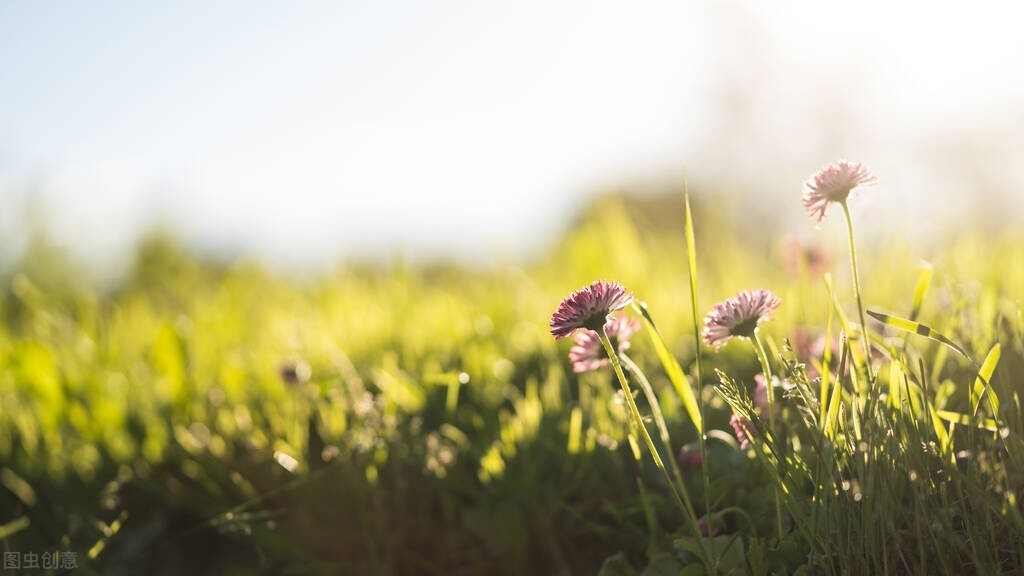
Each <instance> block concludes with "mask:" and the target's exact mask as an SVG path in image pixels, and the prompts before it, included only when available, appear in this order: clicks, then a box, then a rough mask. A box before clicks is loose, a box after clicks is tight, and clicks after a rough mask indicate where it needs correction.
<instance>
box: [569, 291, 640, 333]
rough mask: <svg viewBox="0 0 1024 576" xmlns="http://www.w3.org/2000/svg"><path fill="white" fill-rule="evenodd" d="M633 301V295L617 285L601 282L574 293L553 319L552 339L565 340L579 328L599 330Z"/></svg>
mask: <svg viewBox="0 0 1024 576" xmlns="http://www.w3.org/2000/svg"><path fill="white" fill-rule="evenodd" d="M632 301H633V293H632V292H626V289H625V288H623V287H622V284H619V283H618V282H605V281H604V280H598V281H596V282H593V283H591V284H590V286H584V287H583V288H580V289H579V290H576V291H574V292H573V293H572V294H569V296H567V297H566V298H565V300H562V303H561V304H559V305H558V309H557V310H555V313H554V314H552V315H551V324H550V325H551V335H552V336H554V337H555V338H564V337H566V336H569V335H571V334H572V333H573V332H576V331H577V330H579V329H580V328H587V329H589V330H595V331H597V330H600V329H601V328H603V327H604V325H605V323H606V322H607V321H608V315H609V314H611V313H612V312H615V311H616V310H621V309H622V308H625V307H626V306H627V305H628V304H629V303H630V302H632Z"/></svg>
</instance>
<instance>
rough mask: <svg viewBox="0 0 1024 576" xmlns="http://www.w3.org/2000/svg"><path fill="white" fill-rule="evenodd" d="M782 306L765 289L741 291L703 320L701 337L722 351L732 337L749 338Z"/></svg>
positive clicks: (775, 297)
mask: <svg viewBox="0 0 1024 576" xmlns="http://www.w3.org/2000/svg"><path fill="white" fill-rule="evenodd" d="M780 304H782V300H780V299H779V297H778V296H776V295H775V294H772V293H771V292H770V291H768V290H765V289H764V288H757V289H755V290H744V291H742V292H740V293H739V294H737V295H735V296H733V297H732V298H728V299H726V301H725V302H719V303H718V304H715V307H714V308H712V309H711V312H708V315H707V316H705V317H704V332H703V333H702V334H701V335H702V336H703V337H704V341H705V342H707V344H708V346H714V347H715V349H716V350H717V349H719V348H721V347H722V346H723V345H725V343H726V342H728V341H729V340H731V339H732V337H733V336H739V337H742V338H750V337H752V336H753V335H754V330H757V325H758V324H759V323H760V322H765V321H767V320H771V319H772V317H771V315H772V313H773V312H775V310H776V309H777V308H778V307H779V305H780Z"/></svg>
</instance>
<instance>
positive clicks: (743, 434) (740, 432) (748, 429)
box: [729, 412, 754, 450]
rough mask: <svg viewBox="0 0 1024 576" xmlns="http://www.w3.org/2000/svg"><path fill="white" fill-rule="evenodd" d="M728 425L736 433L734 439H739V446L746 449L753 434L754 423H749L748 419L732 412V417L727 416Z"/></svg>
mask: <svg viewBox="0 0 1024 576" xmlns="http://www.w3.org/2000/svg"><path fill="white" fill-rule="evenodd" d="M729 425H730V426H732V431H733V432H735V433H736V439H737V440H739V441H740V448H742V449H743V450H746V449H747V448H748V447H750V438H751V436H753V434H754V425H753V424H751V423H750V419H749V418H747V417H746V416H740V415H739V414H736V413H735V412H733V414H732V417H731V418H729Z"/></svg>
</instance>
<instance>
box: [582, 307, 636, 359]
mask: <svg viewBox="0 0 1024 576" xmlns="http://www.w3.org/2000/svg"><path fill="white" fill-rule="evenodd" d="M639 329H640V322H639V321H638V320H637V319H636V318H629V317H627V316H626V315H625V314H619V315H617V316H612V317H610V318H609V319H608V322H607V323H606V324H605V325H604V332H605V334H607V335H608V339H609V340H611V342H612V348H614V349H616V350H628V349H629V338H630V337H631V336H633V334H634V333H635V332H636V331H637V330H639ZM573 343H574V344H575V346H573V347H572V348H570V349H569V361H570V362H572V371H573V372H576V373H580V372H589V371H591V370H597V369H599V368H603V367H605V366H607V365H608V353H607V352H606V351H605V349H604V345H603V344H601V338H600V337H599V336H598V335H597V332H594V331H593V330H586V331H582V332H577V333H576V336H575V337H574V338H573Z"/></svg>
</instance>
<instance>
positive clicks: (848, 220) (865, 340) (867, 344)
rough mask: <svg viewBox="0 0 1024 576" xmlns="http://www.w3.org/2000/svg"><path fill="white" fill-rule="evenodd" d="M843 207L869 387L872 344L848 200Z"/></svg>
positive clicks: (872, 378)
mask: <svg viewBox="0 0 1024 576" xmlns="http://www.w3.org/2000/svg"><path fill="white" fill-rule="evenodd" d="M839 204H840V205H841V206H842V207H843V215H844V216H846V232H847V236H848V238H849V240H850V267H851V268H852V269H853V294H854V296H856V297H857V314H858V315H859V319H860V339H861V342H862V343H863V344H864V364H865V366H866V367H867V372H868V385H869V386H871V385H873V384H874V381H875V375H874V371H873V370H872V369H871V343H870V342H868V325H867V322H865V321H864V302H863V300H862V299H861V296H860V274H859V273H858V272H857V246H856V243H855V242H854V241H853V218H851V217H850V207H849V206H847V205H846V200H843V201H841V202H840V203H839Z"/></svg>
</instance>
